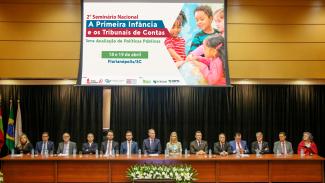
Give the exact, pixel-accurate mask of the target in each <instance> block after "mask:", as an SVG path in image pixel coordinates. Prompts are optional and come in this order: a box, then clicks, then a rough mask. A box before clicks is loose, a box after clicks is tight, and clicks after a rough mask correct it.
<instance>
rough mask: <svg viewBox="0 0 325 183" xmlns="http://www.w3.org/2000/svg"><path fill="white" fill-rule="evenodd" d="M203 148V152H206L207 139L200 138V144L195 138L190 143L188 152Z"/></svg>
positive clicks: (193, 152) (192, 152)
mask: <svg viewBox="0 0 325 183" xmlns="http://www.w3.org/2000/svg"><path fill="white" fill-rule="evenodd" d="M200 150H203V151H204V152H205V153H208V143H207V141H204V140H201V143H200V146H198V143H197V141H196V140H194V141H192V142H191V143H190V153H191V154H195V153H196V152H198V151H200Z"/></svg>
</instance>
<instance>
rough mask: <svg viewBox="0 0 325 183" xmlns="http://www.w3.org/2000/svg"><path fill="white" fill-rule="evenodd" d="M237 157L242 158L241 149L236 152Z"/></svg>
mask: <svg viewBox="0 0 325 183" xmlns="http://www.w3.org/2000/svg"><path fill="white" fill-rule="evenodd" d="M236 157H237V158H240V151H239V149H237V150H236Z"/></svg>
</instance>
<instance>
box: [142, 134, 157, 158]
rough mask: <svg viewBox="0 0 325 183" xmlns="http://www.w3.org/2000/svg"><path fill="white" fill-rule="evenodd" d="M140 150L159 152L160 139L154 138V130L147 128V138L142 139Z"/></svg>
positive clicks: (149, 152)
mask: <svg viewBox="0 0 325 183" xmlns="http://www.w3.org/2000/svg"><path fill="white" fill-rule="evenodd" d="M142 150H143V153H144V154H160V153H161V144H160V140H159V139H156V132H155V130H154V129H152V128H151V129H149V130H148V138H146V139H144V140H143V144H142Z"/></svg>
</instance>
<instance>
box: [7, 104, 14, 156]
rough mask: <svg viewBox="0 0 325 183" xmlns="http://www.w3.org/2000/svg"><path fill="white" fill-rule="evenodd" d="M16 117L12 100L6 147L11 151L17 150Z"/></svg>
mask: <svg viewBox="0 0 325 183" xmlns="http://www.w3.org/2000/svg"><path fill="white" fill-rule="evenodd" d="M14 123H15V115H14V110H13V108H12V100H10V113H9V119H8V127H7V134H6V145H7V147H8V149H9V151H12V150H14V148H15V134H14V133H15V126H14Z"/></svg>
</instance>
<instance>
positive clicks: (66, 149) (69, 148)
mask: <svg viewBox="0 0 325 183" xmlns="http://www.w3.org/2000/svg"><path fill="white" fill-rule="evenodd" d="M62 137H63V142H60V143H59V147H58V150H57V154H59V155H72V154H73V152H77V144H76V143H75V142H72V141H70V134H69V133H67V132H65V133H64V134H63V136H62Z"/></svg>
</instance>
